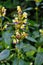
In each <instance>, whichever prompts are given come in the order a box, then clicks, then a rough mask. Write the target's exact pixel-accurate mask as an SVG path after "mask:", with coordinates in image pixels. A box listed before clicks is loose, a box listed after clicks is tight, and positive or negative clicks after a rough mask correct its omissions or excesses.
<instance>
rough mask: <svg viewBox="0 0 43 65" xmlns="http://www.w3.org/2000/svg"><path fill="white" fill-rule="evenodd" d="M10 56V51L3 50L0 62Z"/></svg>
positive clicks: (0, 54)
mask: <svg viewBox="0 0 43 65" xmlns="http://www.w3.org/2000/svg"><path fill="white" fill-rule="evenodd" d="M9 55H10V50H7V49H5V50H3V51H2V52H1V53H0V61H1V60H4V59H7V58H8V57H9Z"/></svg>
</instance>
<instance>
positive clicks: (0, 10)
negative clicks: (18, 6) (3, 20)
mask: <svg viewBox="0 0 43 65" xmlns="http://www.w3.org/2000/svg"><path fill="white" fill-rule="evenodd" d="M5 15H6V9H5V7H2V6H0V17H3V16H5Z"/></svg>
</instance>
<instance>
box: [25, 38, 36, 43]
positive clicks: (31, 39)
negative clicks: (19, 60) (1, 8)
mask: <svg viewBox="0 0 43 65" xmlns="http://www.w3.org/2000/svg"><path fill="white" fill-rule="evenodd" d="M26 39H27V40H29V41H32V42H37V41H36V40H35V39H34V38H33V37H26Z"/></svg>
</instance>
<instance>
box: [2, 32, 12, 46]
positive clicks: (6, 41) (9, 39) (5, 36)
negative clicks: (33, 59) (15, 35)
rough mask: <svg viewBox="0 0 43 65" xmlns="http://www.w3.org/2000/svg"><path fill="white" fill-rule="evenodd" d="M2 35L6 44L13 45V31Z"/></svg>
mask: <svg viewBox="0 0 43 65" xmlns="http://www.w3.org/2000/svg"><path fill="white" fill-rule="evenodd" d="M2 37H3V40H4V42H5V45H7V46H10V45H11V33H9V31H6V32H3V34H2Z"/></svg>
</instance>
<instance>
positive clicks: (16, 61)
mask: <svg viewBox="0 0 43 65" xmlns="http://www.w3.org/2000/svg"><path fill="white" fill-rule="evenodd" d="M12 65H29V63H27V62H25V61H24V60H22V59H17V58H16V59H14V61H13V64H12Z"/></svg>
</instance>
